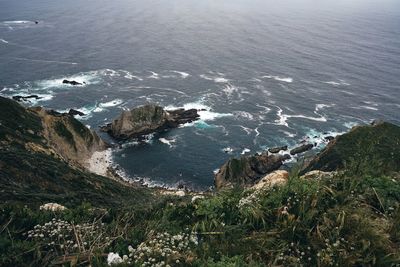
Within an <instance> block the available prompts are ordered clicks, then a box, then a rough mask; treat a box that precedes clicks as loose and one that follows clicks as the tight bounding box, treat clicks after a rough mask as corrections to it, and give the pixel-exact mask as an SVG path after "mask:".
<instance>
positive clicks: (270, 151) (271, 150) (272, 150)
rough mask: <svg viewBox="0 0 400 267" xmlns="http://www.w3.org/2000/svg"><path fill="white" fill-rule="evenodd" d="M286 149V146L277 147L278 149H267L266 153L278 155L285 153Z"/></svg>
mask: <svg viewBox="0 0 400 267" xmlns="http://www.w3.org/2000/svg"><path fill="white" fill-rule="evenodd" d="M287 149H288V146H278V147H273V148H269V149H268V152H269V153H279V152H280V151H286V150H287Z"/></svg>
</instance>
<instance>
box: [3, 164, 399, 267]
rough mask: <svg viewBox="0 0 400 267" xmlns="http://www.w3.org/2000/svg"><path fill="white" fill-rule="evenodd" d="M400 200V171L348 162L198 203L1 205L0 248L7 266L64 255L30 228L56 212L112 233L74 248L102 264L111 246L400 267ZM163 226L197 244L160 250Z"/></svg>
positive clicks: (204, 257)
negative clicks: (365, 169)
mask: <svg viewBox="0 0 400 267" xmlns="http://www.w3.org/2000/svg"><path fill="white" fill-rule="evenodd" d="M399 203H400V179H399V178H398V177H395V176H385V175H381V176H374V175H370V174H365V173H357V172H355V170H354V169H350V170H349V171H346V172H343V173H338V174H337V175H336V176H334V177H333V178H325V179H315V180H304V179H302V178H299V176H298V175H297V174H292V175H291V177H290V179H289V181H288V183H287V184H286V185H284V186H281V187H275V188H272V189H270V190H264V191H256V192H254V191H251V190H243V189H240V188H236V189H233V190H227V191H223V192H220V193H219V194H217V195H214V196H207V197H205V198H203V199H196V200H195V201H191V199H190V197H186V198H185V197H184V198H179V197H158V201H154V202H152V203H151V204H148V205H146V206H145V207H144V206H143V205H137V204H126V205H121V206H118V207H115V206H114V207H109V208H105V209H99V207H98V208H94V207H92V206H91V205H89V204H85V205H83V206H68V208H69V209H68V210H66V211H63V212H57V213H53V212H45V211H39V210H38V207H37V206H33V207H30V208H28V207H23V208H21V206H18V205H3V207H2V217H1V220H0V225H1V226H0V229H3V231H2V233H1V235H0V236H1V238H0V240H1V241H0V247H1V249H0V251H4V252H3V253H4V255H2V256H1V258H2V261H3V262H2V264H4V265H7V264H8V263H11V262H14V261H16V260H20V261H21V262H34V263H35V265H36V264H37V265H47V264H50V263H51V262H55V261H59V260H60V259H61V258H62V257H61V256H63V255H64V254H63V253H62V250H60V245H61V244H63V243H62V242H60V241H59V240H58V239H57V240H56V243H55V244H54V245H51V244H50V245H49V244H48V243H47V242H48V240H47V241H45V242H41V241H40V238H38V239H30V238H27V237H26V235H24V233H28V231H29V230H32V229H34V225H37V224H41V225H44V224H45V223H47V222H49V221H51V220H52V219H53V218H57V219H62V220H65V221H67V222H69V223H74V224H75V225H78V224H83V223H88V224H90V223H98V222H102V223H104V225H103V226H102V228H101V230H99V231H100V233H101V235H102V236H104V235H106V236H108V237H109V240H111V241H110V242H109V243H108V244H107V245H103V244H102V246H100V245H99V246H97V247H96V249H95V250H93V251H90V253H89V252H88V251H83V250H81V251H77V250H76V251H71V252H70V254H68V255H69V256H71V255H72V256H73V257H72V258H68V259H74V260H77V259H78V258H77V257H78V255H79V256H80V258H79V259H82V260H85V261H91V262H92V263H93V264H95V265H98V266H102V265H105V264H106V255H107V254H108V253H109V252H114V253H119V254H120V255H121V256H122V255H129V254H130V253H131V254H132V256H131V257H130V258H129V256H127V257H128V258H129V259H131V260H132V262H131V265H134V266H142V264H143V263H144V262H145V261H147V262H151V258H157V259H158V261H157V262H159V261H160V260H161V259H162V261H163V262H165V263H166V264H169V265H171V266H188V265H191V266H395V264H399V263H400V234H399V227H400V226H399V225H400V205H399ZM160 233H168V234H170V235H175V236H179V235H181V234H182V233H192V235H193V233H195V235H196V243H195V244H196V245H193V244H192V243H189V245H188V246H190V249H189V247H187V249H186V250H185V251H182V252H179V251H178V252H177V253H176V254H174V255H173V256H168V255H167V256H164V257H163V256H162V255H161V253H162V251H158V250H157V247H156V245H155V244H157V242H161V241H157V240H159V239H161V238H160V237H159V235H160ZM157 238H159V239H157ZM163 238H164V237H163ZM152 240H153V241H152ZM72 241H73V242H76V240H75V238H72ZM57 242H59V243H57ZM64 245H65V244H64ZM129 246H132V248H133V250H132V251H133V252H130V251H129ZM143 246H146V247H149V248H151V249H152V250H151V251H150V252H146V253H150V254H149V255H151V257H150V256H149V255H148V256H146V255H147V254H146V253H144V255H143V256H141V257H140V258H139V260H138V262H137V263H136V265H135V263H134V258H133V257H134V256H135V255H136V254H135V253H136V250H135V249H136V248H138V247H142V248H143ZM19 255H23V257H17V256H19ZM138 255H139V254H138ZM138 257H139V256H138ZM177 260H178V262H177ZM151 263H152V264H153V265H151V264H150V265H149V266H156V265H155V264H156V262H151ZM0 265H1V264H0ZM125 265H126V264H122V266H125ZM164 266H165V265H164Z"/></svg>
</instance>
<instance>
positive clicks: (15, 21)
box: [3, 20, 34, 24]
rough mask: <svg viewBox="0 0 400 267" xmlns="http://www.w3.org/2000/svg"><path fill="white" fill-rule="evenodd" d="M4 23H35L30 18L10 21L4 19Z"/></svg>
mask: <svg viewBox="0 0 400 267" xmlns="http://www.w3.org/2000/svg"><path fill="white" fill-rule="evenodd" d="M3 23H4V24H29V23H34V22H33V21H29V20H9V21H3Z"/></svg>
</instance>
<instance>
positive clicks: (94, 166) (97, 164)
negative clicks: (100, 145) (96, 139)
mask: <svg viewBox="0 0 400 267" xmlns="http://www.w3.org/2000/svg"><path fill="white" fill-rule="evenodd" d="M111 163H112V151H111V149H107V150H103V151H96V152H94V153H93V155H92V157H91V158H90V159H89V160H88V161H87V166H88V169H89V171H91V172H94V173H96V174H98V175H103V176H107V170H108V168H109V167H111Z"/></svg>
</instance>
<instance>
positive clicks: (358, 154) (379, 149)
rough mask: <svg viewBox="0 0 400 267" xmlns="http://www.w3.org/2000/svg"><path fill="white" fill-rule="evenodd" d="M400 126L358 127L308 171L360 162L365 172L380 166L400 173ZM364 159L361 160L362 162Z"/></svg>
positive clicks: (385, 169) (320, 156)
mask: <svg viewBox="0 0 400 267" xmlns="http://www.w3.org/2000/svg"><path fill="white" fill-rule="evenodd" d="M399 151H400V127H399V126H397V125H394V124H391V123H388V122H380V123H377V124H376V125H372V126H358V127H355V128H354V129H352V130H351V131H350V132H349V133H346V134H344V135H341V136H338V137H337V138H336V139H335V140H334V141H333V142H331V144H329V145H328V146H327V147H326V148H325V150H324V151H323V152H322V153H321V154H320V155H318V156H317V157H316V158H315V159H314V160H313V161H311V162H310V164H309V165H308V166H307V167H306V168H305V169H304V171H303V173H305V172H307V171H310V170H326V171H332V170H335V169H337V168H344V167H345V165H346V164H348V163H349V162H353V161H356V162H359V163H362V164H363V165H359V166H358V167H357V168H358V169H359V170H362V169H364V168H370V167H371V166H377V167H378V168H377V171H378V174H379V173H380V172H382V171H384V172H386V173H388V172H390V171H400V153H399ZM360 158H362V159H363V160H362V161H360V160H359V159H360Z"/></svg>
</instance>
